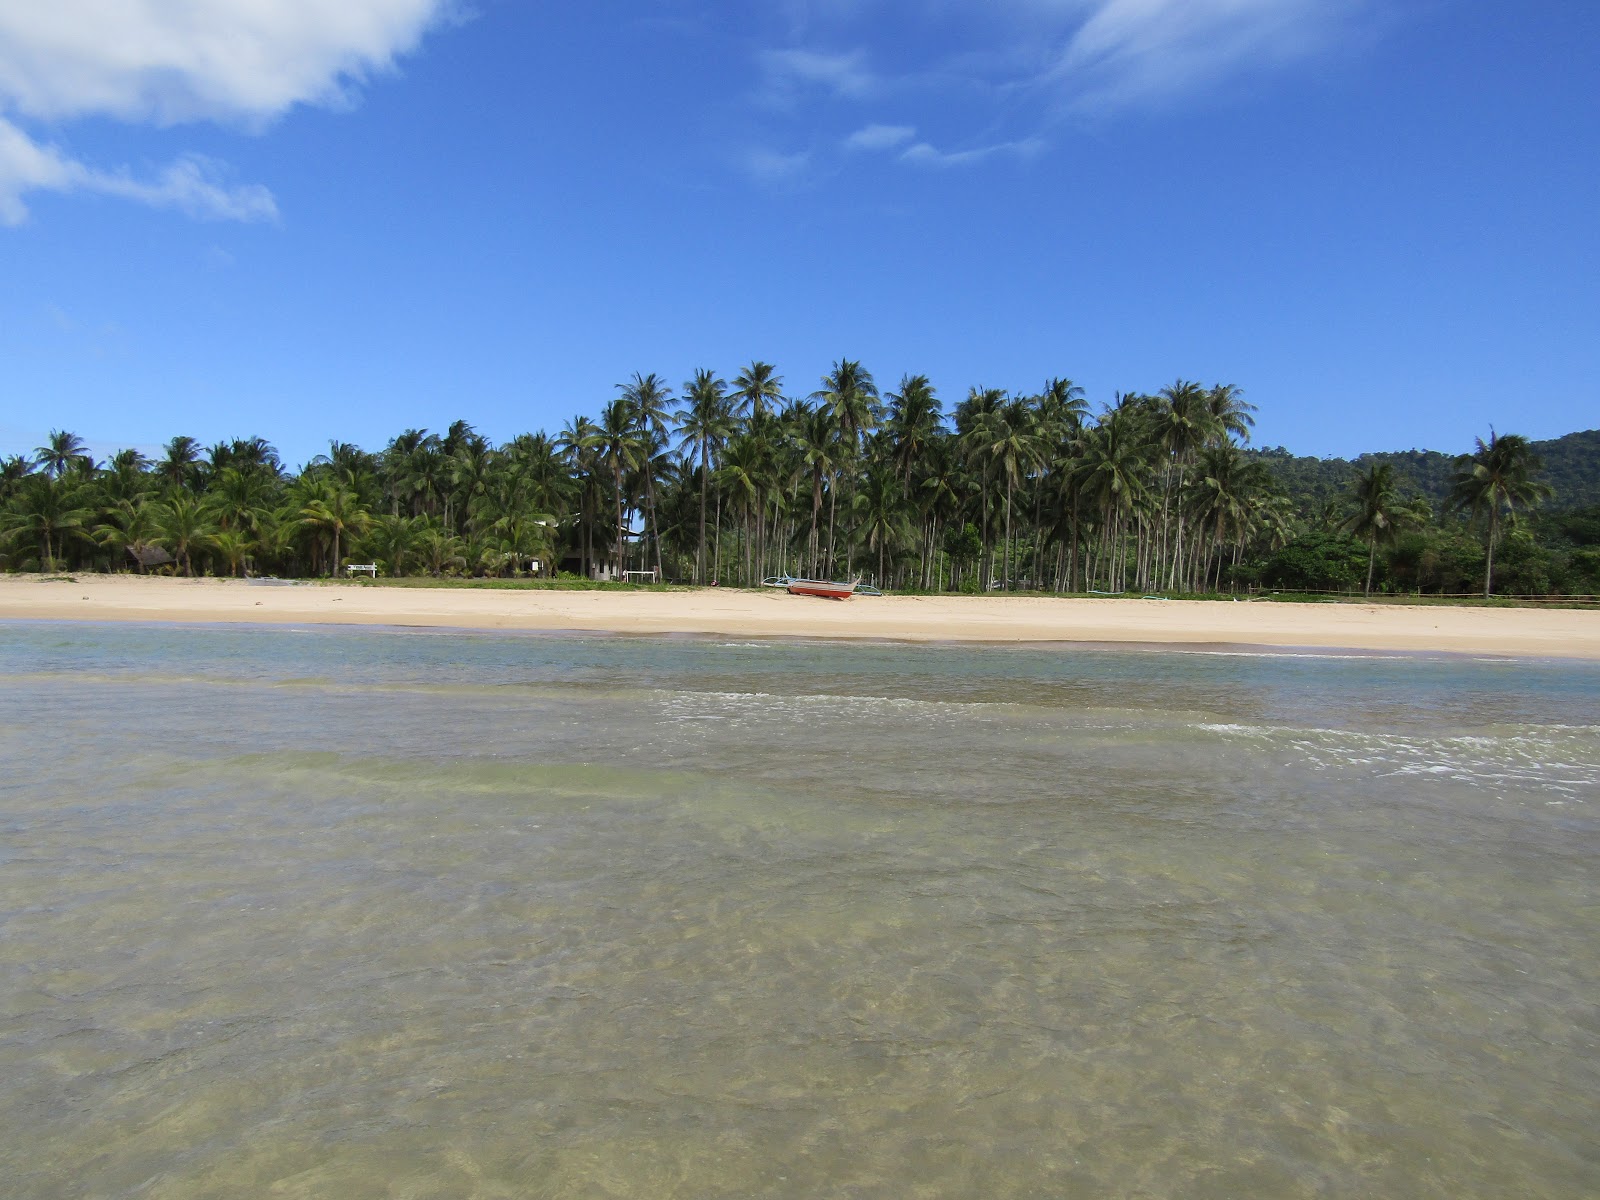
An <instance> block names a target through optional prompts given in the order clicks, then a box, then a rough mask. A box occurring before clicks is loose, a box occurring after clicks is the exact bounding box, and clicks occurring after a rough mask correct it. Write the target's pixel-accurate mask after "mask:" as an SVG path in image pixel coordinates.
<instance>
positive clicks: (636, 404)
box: [617, 371, 672, 576]
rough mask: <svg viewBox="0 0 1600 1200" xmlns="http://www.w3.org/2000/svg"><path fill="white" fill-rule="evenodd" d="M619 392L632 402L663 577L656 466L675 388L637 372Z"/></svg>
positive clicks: (651, 526) (658, 566)
mask: <svg viewBox="0 0 1600 1200" xmlns="http://www.w3.org/2000/svg"><path fill="white" fill-rule="evenodd" d="M617 390H618V391H620V392H621V393H622V398H623V399H624V400H626V401H627V402H628V411H629V414H630V415H631V417H632V419H633V427H634V435H635V438H636V439H637V441H638V444H639V454H638V469H639V470H640V471H641V472H642V473H643V475H644V503H645V518H646V520H647V521H648V523H649V536H650V540H651V541H652V542H654V544H655V548H656V574H657V575H658V576H659V575H660V574H661V528H660V526H659V525H658V524H657V523H656V483H655V471H654V470H653V469H652V463H653V460H654V458H655V448H656V445H657V443H658V442H660V441H662V440H664V439H665V438H666V436H667V419H668V418H669V417H670V416H671V415H672V414H671V412H670V410H669V409H668V408H667V402H668V401H669V400H670V399H671V397H672V389H671V388H670V387H668V386H667V385H666V383H664V382H663V381H662V380H661V378H660V377H659V376H658V375H656V373H655V372H654V371H652V372H651V373H650V374H648V375H640V374H639V373H638V372H637V371H635V372H634V374H633V379H632V380H631V381H630V382H628V383H619V384H617Z"/></svg>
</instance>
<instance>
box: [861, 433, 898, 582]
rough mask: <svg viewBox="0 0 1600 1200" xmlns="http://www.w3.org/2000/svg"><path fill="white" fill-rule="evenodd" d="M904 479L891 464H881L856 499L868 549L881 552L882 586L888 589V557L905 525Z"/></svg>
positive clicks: (870, 474)
mask: <svg viewBox="0 0 1600 1200" xmlns="http://www.w3.org/2000/svg"><path fill="white" fill-rule="evenodd" d="M900 498H901V491H900V480H899V478H898V476H896V475H895V473H894V472H893V470H891V469H890V467H889V464H887V463H885V464H881V465H879V466H877V467H875V468H873V469H871V470H869V471H868V472H867V476H866V479H865V480H863V481H862V484H861V490H860V491H858V492H857V493H856V496H855V508H856V512H857V515H858V516H859V517H860V518H861V521H860V528H861V531H862V533H863V534H864V535H865V537H866V542H867V548H868V549H869V550H876V551H877V552H878V574H877V577H876V582H877V584H878V586H879V587H884V586H886V580H887V578H888V577H887V575H886V574H885V573H884V554H885V551H886V550H887V549H888V547H889V545H890V544H891V543H893V542H894V541H895V540H896V539H897V538H898V537H899V536H900V532H901V527H902V524H903V520H902V516H901V509H900Z"/></svg>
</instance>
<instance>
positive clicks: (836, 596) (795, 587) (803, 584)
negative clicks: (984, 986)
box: [761, 575, 861, 600]
mask: <svg viewBox="0 0 1600 1200" xmlns="http://www.w3.org/2000/svg"><path fill="white" fill-rule="evenodd" d="M860 583H861V581H860V580H859V579H858V580H855V581H854V582H852V583H838V582H833V583H830V582H828V581H827V580H824V579H796V578H795V577H794V576H793V575H778V576H775V577H773V578H771V579H763V580H762V581H761V584H762V586H763V587H781V588H783V589H784V590H785V591H787V592H788V593H789V594H790V595H791V596H820V597H821V598H823V599H825V600H848V599H850V597H851V596H853V595H855V593H856V588H857V587H859V586H860Z"/></svg>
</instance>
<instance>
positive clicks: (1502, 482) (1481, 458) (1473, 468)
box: [1450, 429, 1551, 596]
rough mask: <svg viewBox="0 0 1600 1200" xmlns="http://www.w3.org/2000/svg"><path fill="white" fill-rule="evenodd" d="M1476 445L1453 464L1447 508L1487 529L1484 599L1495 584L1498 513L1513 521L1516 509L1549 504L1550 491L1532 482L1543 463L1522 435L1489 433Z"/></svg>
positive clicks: (1499, 517)
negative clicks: (1459, 511)
mask: <svg viewBox="0 0 1600 1200" xmlns="http://www.w3.org/2000/svg"><path fill="white" fill-rule="evenodd" d="M1477 443H1478V448H1477V450H1476V452H1474V453H1472V454H1463V455H1462V456H1461V457H1460V458H1458V459H1456V472H1455V475H1454V476H1453V478H1452V479H1451V483H1450V503H1451V505H1452V506H1453V507H1455V508H1457V509H1465V510H1467V511H1468V512H1470V513H1471V514H1472V516H1473V517H1474V518H1476V519H1480V520H1483V521H1485V522H1486V524H1487V527H1488V531H1487V534H1486V536H1485V539H1484V544H1485V550H1486V556H1485V560H1484V567H1483V594H1484V595H1485V596H1488V595H1489V594H1490V591H1491V588H1492V584H1493V582H1494V547H1495V543H1496V542H1497V541H1498V540H1499V537H1500V521H1501V514H1502V513H1504V514H1505V515H1506V516H1507V517H1512V518H1514V517H1515V516H1516V510H1517V509H1518V508H1519V507H1521V508H1532V507H1533V506H1534V505H1536V504H1538V503H1539V502H1540V501H1541V500H1545V499H1548V498H1549V496H1550V494H1551V491H1550V488H1549V487H1548V486H1547V485H1546V484H1543V483H1540V482H1538V481H1537V480H1535V479H1534V478H1533V477H1534V475H1536V474H1537V473H1538V472H1539V470H1540V468H1541V467H1543V465H1544V464H1543V463H1542V462H1540V460H1539V456H1538V455H1536V454H1535V453H1534V452H1533V447H1532V445H1530V444H1529V442H1528V439H1527V438H1525V437H1523V436H1522V435H1521V434H1516V433H1508V434H1506V435H1505V436H1503V437H1501V436H1497V435H1496V434H1495V432H1494V430H1492V429H1491V430H1490V431H1489V440H1488V442H1485V441H1484V440H1483V439H1482V438H1478V439H1477Z"/></svg>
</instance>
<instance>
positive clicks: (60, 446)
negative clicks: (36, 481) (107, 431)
mask: <svg viewBox="0 0 1600 1200" xmlns="http://www.w3.org/2000/svg"><path fill="white" fill-rule="evenodd" d="M87 451H88V447H86V446H85V445H84V444H83V439H82V438H81V437H79V436H78V435H77V434H75V433H68V432H67V431H66V430H64V429H52V430H51V431H50V438H49V441H48V442H47V443H46V444H45V445H43V446H40V447H38V448H37V449H36V450H35V451H34V453H35V454H37V455H38V456H39V465H40V466H41V467H43V468H44V472H45V474H46V475H48V476H50V478H52V479H60V478H61V477H62V476H63V475H65V474H66V473H67V472H68V471H70V470H73V469H75V468H83V467H85V466H88V465H92V464H93V460H92V459H91V458H90V457H89V455H88V453H87Z"/></svg>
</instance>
